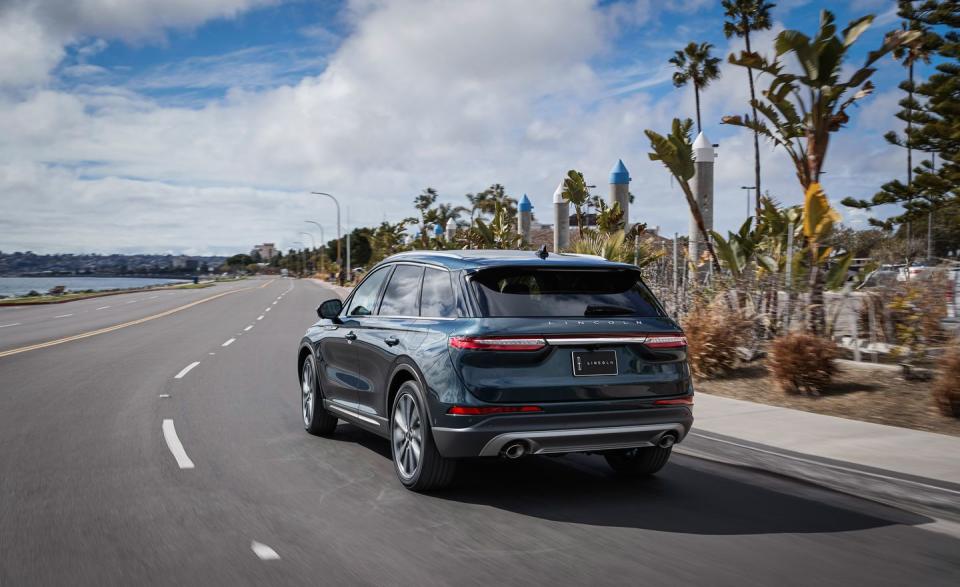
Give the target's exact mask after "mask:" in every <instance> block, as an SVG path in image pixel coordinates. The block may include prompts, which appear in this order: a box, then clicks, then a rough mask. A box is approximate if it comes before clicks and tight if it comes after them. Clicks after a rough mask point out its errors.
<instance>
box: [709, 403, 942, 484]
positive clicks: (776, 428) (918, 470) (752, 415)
mask: <svg viewBox="0 0 960 587" xmlns="http://www.w3.org/2000/svg"><path fill="white" fill-rule="evenodd" d="M694 417H695V418H696V423H695V424H694V431H698V432H708V433H715V434H722V435H724V436H730V437H736V438H740V439H743V440H746V441H749V442H754V443H759V444H764V445H766V446H769V447H774V448H779V449H783V450H788V451H791V452H795V453H801V454H808V455H811V456H816V457H821V458H826V459H833V460H837V461H845V462H849V463H855V464H859V465H863V466H866V467H872V468H876V469H885V470H888V471H893V472H898V473H902V474H906V475H912V476H916V477H924V478H927V479H935V480H939V481H946V482H948V483H955V484H960V438H957V437H955V436H947V435H945V434H933V433H931V432H923V431H920V430H911V429H908V428H897V427H894V426H884V425H882V424H873V423H870V422H861V421H859V420H848V419H846V418H837V417H834V416H824V415H821V414H814V413H811V412H802V411H799V410H792V409H789V408H780V407H776V406H767V405H764V404H756V403H752V402H746V401H741V400H736V399H729V398H725V397H720V396H716V395H707V394H704V393H700V394H697V396H696V405H695V406H694Z"/></svg>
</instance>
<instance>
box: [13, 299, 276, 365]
mask: <svg viewBox="0 0 960 587" xmlns="http://www.w3.org/2000/svg"><path fill="white" fill-rule="evenodd" d="M255 287H263V286H255ZM250 289H254V287H244V288H242V289H235V290H231V291H225V292H223V293H218V294H216V295H213V296H210V297H208V298H203V299H202V300H197V301H195V302H190V303H189V304H186V305H184V306H179V307H176V308H173V309H171V310H167V311H165V312H160V313H159V314H154V315H152V316H146V317H144V318H138V319H137V320H131V321H130V322H124V323H123V324H115V325H113V326H107V327H106V328H101V329H99V330H91V331H90V332H83V333H80V334H74V335H73V336H67V337H64V338H58V339H56V340H49V341H47V342H40V343H37V344H32V345H30V346H24V347H20V348H16V349H10V350H8V351H0V357H9V356H10V355H16V354H19V353H25V352H27V351H36V350H39V349H45V348H47V347H52V346H56V345H58V344H63V343H66V342H73V341H75V340H81V339H84V338H90V337H91V336H97V335H98V334H106V333H108V332H113V331H114V330H120V329H121V328H127V327H128V326H136V325H137V324H143V323H144V322H149V321H151V320H156V319H157V318H163V317H165V316H169V315H170V314H175V313H177V312H180V311H182V310H186V309H188V308H192V307H194V306H198V305H200V304H203V303H205V302H209V301H211V300H215V299H217V298H222V297H223V296H228V295H230V294H235V293H240V292H242V291H247V290H250Z"/></svg>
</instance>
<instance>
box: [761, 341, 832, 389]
mask: <svg viewBox="0 0 960 587" xmlns="http://www.w3.org/2000/svg"><path fill="white" fill-rule="evenodd" d="M836 358H837V347H836V345H835V344H834V343H833V342H832V341H830V340H827V339H825V338H821V337H819V336H814V335H812V334H806V333H801V332H791V333H790V334H786V335H784V336H781V337H779V338H777V339H775V340H774V341H773V344H772V345H770V372H771V374H772V375H773V379H774V380H775V381H776V382H777V384H778V385H779V386H780V389H782V390H783V391H785V392H786V393H794V394H796V393H807V394H813V395H816V394H819V393H820V392H821V390H823V389H825V388H826V387H827V385H829V384H830V380H831V379H832V378H833V376H834V374H835V373H836V370H837V369H836V364H835V363H834V361H835V360H836Z"/></svg>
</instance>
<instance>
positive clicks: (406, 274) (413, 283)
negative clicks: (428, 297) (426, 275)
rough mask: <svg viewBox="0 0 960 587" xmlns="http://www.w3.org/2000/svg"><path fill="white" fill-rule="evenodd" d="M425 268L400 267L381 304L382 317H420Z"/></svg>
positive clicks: (388, 285)
mask: <svg viewBox="0 0 960 587" xmlns="http://www.w3.org/2000/svg"><path fill="white" fill-rule="evenodd" d="M422 275H423V267H418V266H416V265H398V266H397V269H396V270H395V271H394V272H393V277H391V278H390V283H388V284H387V289H386V291H385V292H384V294H383V301H382V302H381V303H380V315H381V316H419V315H420V277H421V276H422Z"/></svg>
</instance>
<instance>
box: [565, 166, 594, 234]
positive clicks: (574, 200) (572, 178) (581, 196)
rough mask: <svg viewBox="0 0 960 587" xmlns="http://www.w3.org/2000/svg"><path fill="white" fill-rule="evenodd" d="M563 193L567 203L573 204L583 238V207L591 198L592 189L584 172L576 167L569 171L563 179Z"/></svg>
mask: <svg viewBox="0 0 960 587" xmlns="http://www.w3.org/2000/svg"><path fill="white" fill-rule="evenodd" d="M562 195H563V199H564V200H566V201H567V203H569V204H573V210H574V212H575V213H576V215H577V234H578V235H579V236H580V238H583V207H584V205H586V204H587V202H588V200H589V199H590V190H589V189H588V187H587V181H586V180H585V179H584V178H583V174H582V173H580V172H579V171H577V170H576V169H571V170H570V171H568V172H567V177H566V178H565V179H564V180H563V192H562Z"/></svg>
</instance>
